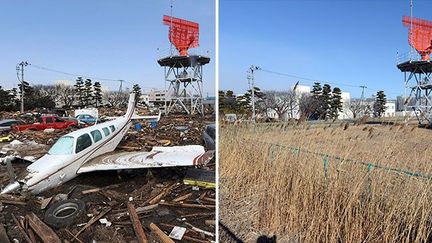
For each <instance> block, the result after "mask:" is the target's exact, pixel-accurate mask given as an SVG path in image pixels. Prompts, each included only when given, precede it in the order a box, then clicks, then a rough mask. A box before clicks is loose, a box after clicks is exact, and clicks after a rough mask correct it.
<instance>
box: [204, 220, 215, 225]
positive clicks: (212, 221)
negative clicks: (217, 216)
mask: <svg viewBox="0 0 432 243" xmlns="http://www.w3.org/2000/svg"><path fill="white" fill-rule="evenodd" d="M204 223H205V224H206V225H216V222H215V221H214V220H205V221H204Z"/></svg>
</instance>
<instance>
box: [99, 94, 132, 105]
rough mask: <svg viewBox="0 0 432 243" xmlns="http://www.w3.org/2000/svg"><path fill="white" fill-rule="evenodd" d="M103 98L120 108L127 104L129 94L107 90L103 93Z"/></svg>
mask: <svg viewBox="0 0 432 243" xmlns="http://www.w3.org/2000/svg"><path fill="white" fill-rule="evenodd" d="M103 97H104V100H106V101H107V102H108V104H109V105H110V106H112V107H117V108H122V107H125V106H127V104H128V99H129V95H128V93H127V92H119V91H108V92H104V94H103Z"/></svg>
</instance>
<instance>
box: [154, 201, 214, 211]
mask: <svg viewBox="0 0 432 243" xmlns="http://www.w3.org/2000/svg"><path fill="white" fill-rule="evenodd" d="M159 204H160V205H163V206H170V207H182V208H206V209H214V208H216V205H208V204H191V203H167V202H160V203H159Z"/></svg>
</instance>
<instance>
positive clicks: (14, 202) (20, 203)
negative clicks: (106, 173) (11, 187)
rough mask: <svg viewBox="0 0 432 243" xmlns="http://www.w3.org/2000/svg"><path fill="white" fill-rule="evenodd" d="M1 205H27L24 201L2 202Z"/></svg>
mask: <svg viewBox="0 0 432 243" xmlns="http://www.w3.org/2000/svg"><path fill="white" fill-rule="evenodd" d="M0 202H1V203H4V204H12V205H26V204H27V203H26V202H22V201H12V200H0Z"/></svg>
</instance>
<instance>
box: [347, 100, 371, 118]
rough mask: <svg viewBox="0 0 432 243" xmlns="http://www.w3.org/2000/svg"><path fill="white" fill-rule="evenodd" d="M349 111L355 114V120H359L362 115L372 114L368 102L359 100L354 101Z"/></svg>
mask: <svg viewBox="0 0 432 243" xmlns="http://www.w3.org/2000/svg"><path fill="white" fill-rule="evenodd" d="M349 110H350V111H351V112H352V114H353V118H357V117H359V116H361V115H367V114H370V113H371V112H372V108H371V106H370V105H369V104H367V102H366V101H362V100H359V99H355V100H352V101H351V102H350V105H349Z"/></svg>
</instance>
